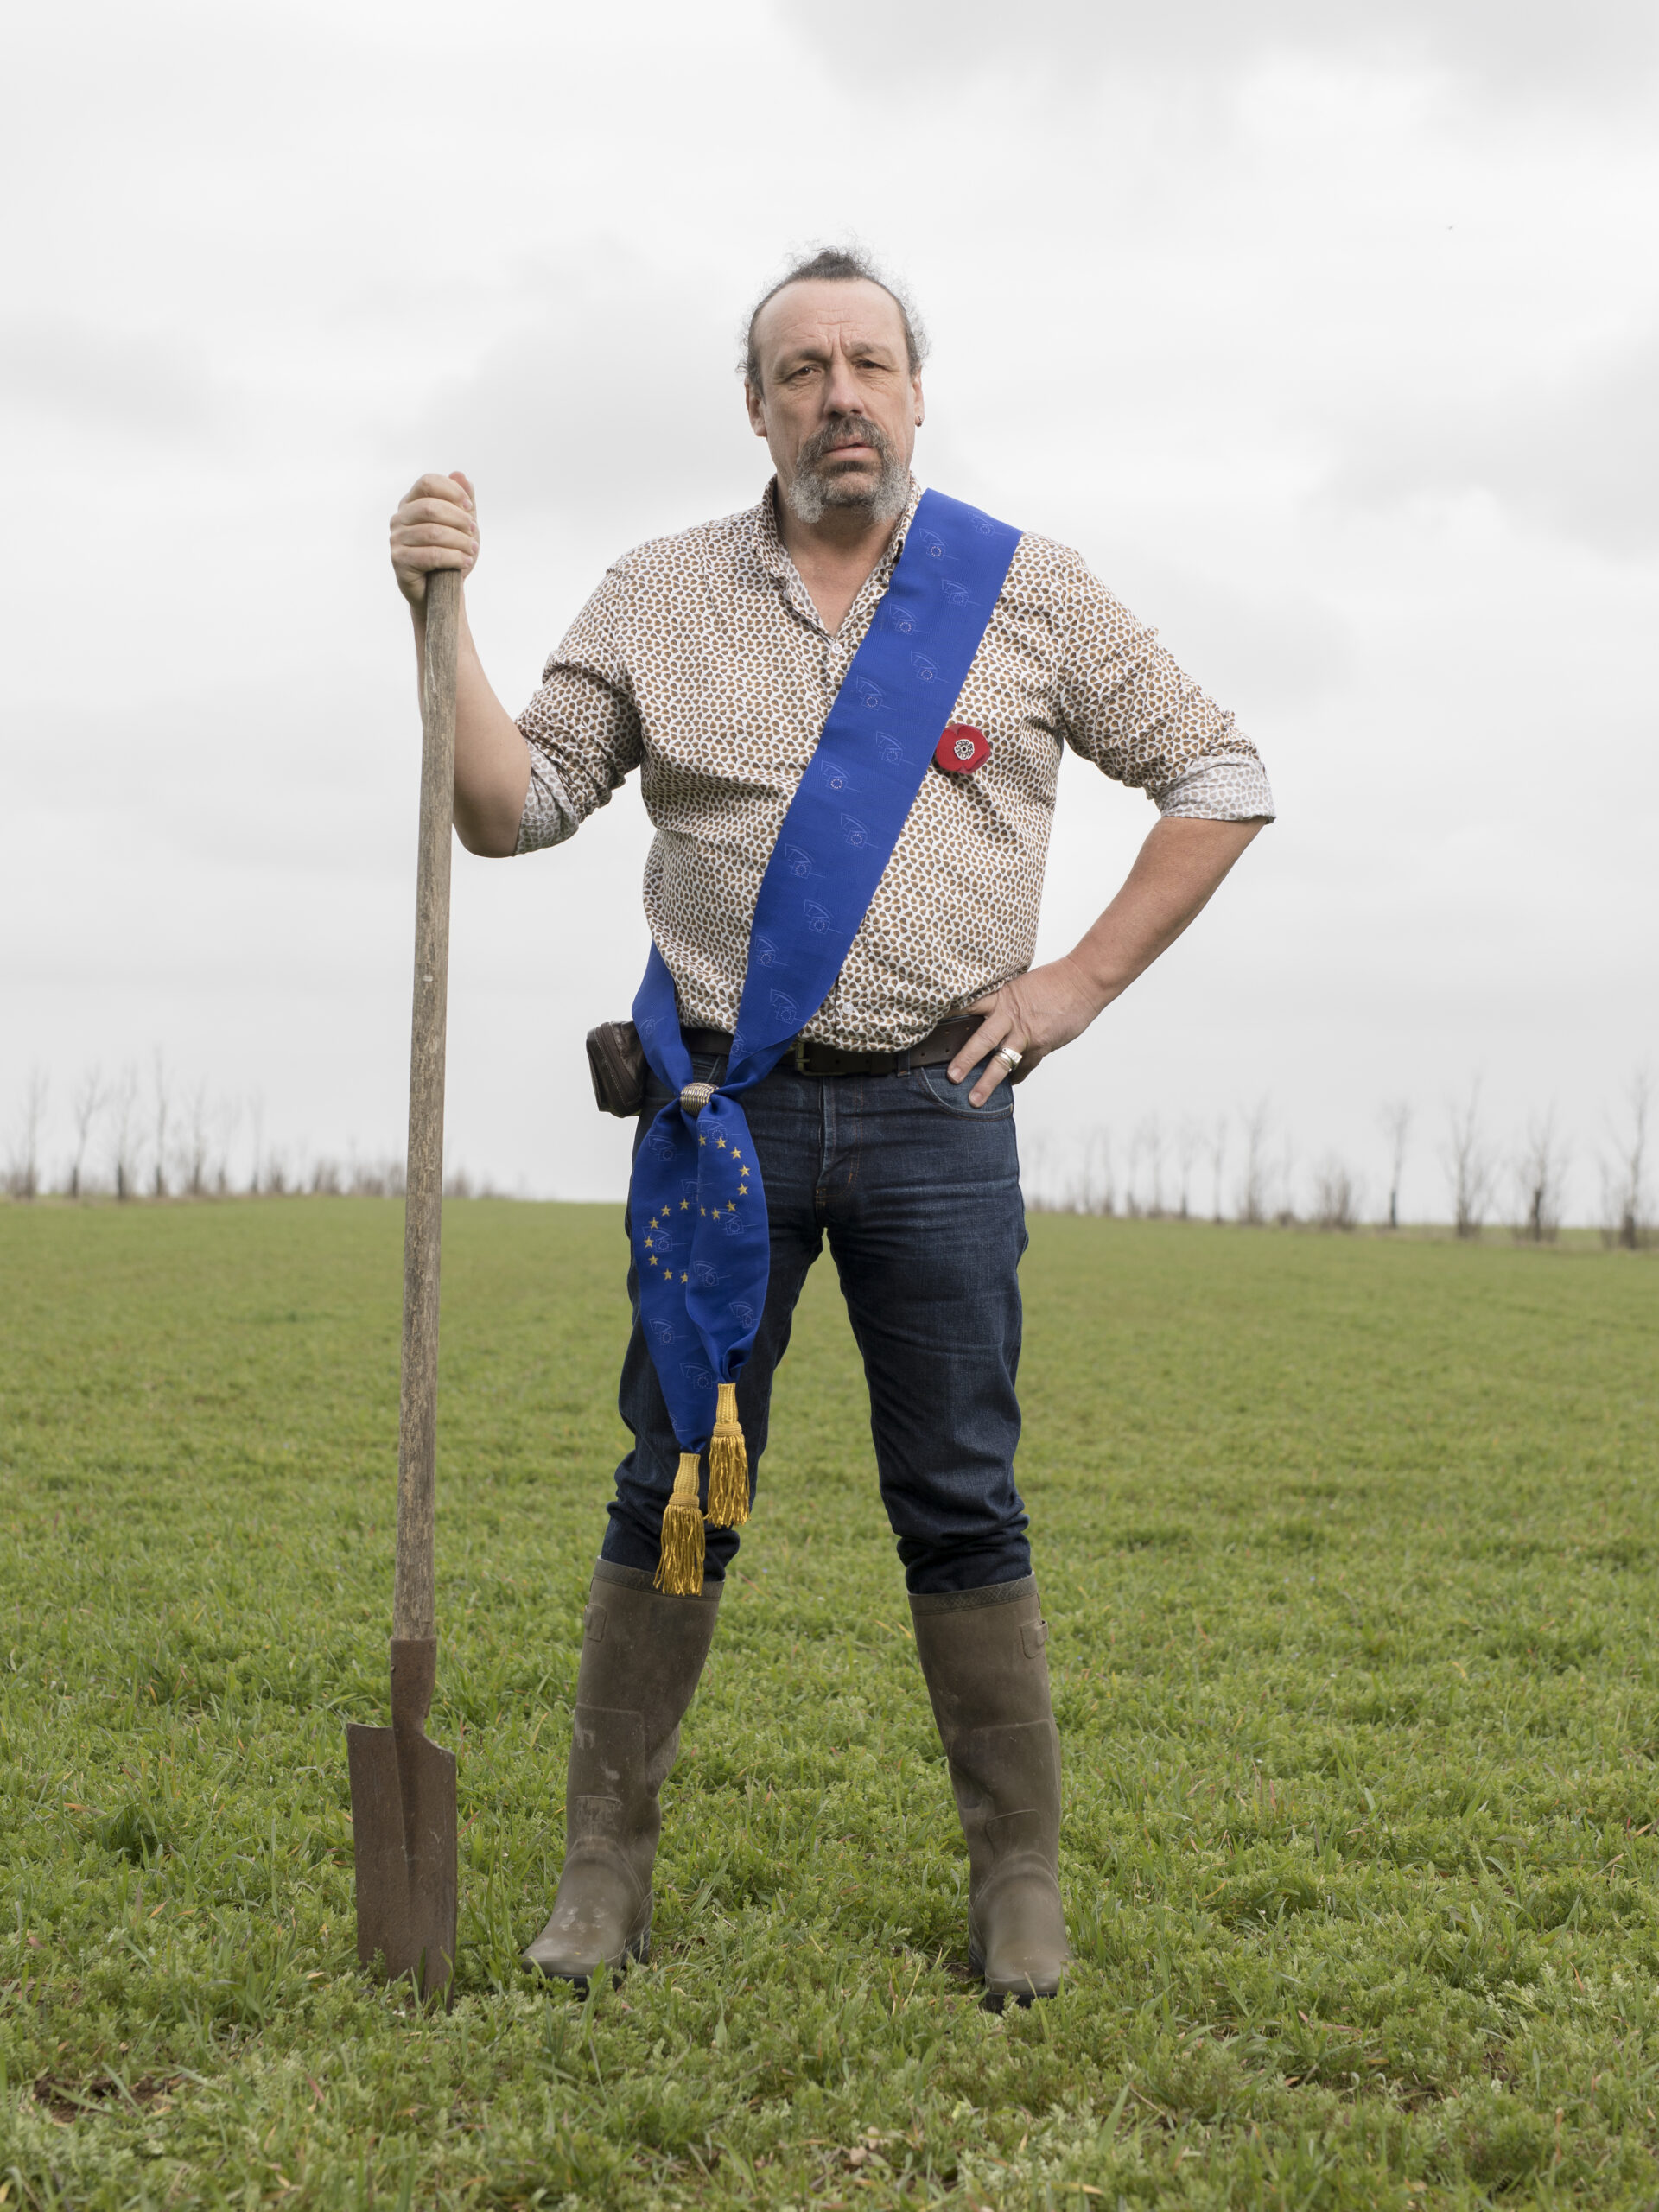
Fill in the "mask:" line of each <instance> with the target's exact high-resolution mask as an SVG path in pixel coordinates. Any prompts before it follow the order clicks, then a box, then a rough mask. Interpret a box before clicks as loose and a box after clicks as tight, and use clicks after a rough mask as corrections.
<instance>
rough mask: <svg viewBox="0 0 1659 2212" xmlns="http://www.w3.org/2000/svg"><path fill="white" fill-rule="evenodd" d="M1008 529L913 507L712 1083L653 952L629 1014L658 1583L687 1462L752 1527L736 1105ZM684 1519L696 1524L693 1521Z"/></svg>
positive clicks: (835, 920)
mask: <svg viewBox="0 0 1659 2212" xmlns="http://www.w3.org/2000/svg"><path fill="white" fill-rule="evenodd" d="M1019 543H1020V532H1019V531H1017V530H1012V529H1010V528H1009V527H1008V525H1007V524H1006V523H1000V522H994V521H993V520H992V519H991V518H990V517H989V516H988V515H984V514H982V513H980V512H979V510H978V509H977V508H976V507H969V506H964V505H962V503H961V502H960V501H959V500H957V499H946V498H945V497H944V495H943V494H942V493H938V492H926V493H924V494H923V495H922V499H921V501H920V504H919V505H918V507H917V510H916V513H915V517H914V518H913V520H912V523H911V525H910V529H909V531H908V532H907V533H906V538H905V545H904V550H903V552H902V553H901V554H900V555H899V560H898V563H897V564H896V566H895V567H894V569H893V579H892V582H890V583H889V584H888V586H887V590H886V592H885V593H884V594H882V598H881V603H880V606H879V607H877V609H876V611H875V615H874V620H872V622H871V624H870V627H869V630H868V632H867V634H866V636H865V639H864V641H863V643H862V644H861V645H860V646H859V649H858V651H857V652H856V653H855V654H854V656H853V661H852V665H851V666H850V667H849V670H848V671H847V675H846V678H845V680H844V681H843V683H842V686H841V689H840V690H839V691H838V692H837V693H836V701H835V704H834V705H833V706H832V707H831V708H830V709H829V719H828V721H826V722H825V723H824V726H823V732H822V734H821V735H820V736H819V739H818V742H817V747H816V749H815V750H814V752H813V754H812V758H811V760H810V762H809V763H808V765H807V768H806V772H805V773H804V776H803V777H802V779H801V781H800V784H799V785H798V788H797V790H796V792H795V796H794V798H792V799H791V801H790V804H789V809H788V811H787V812H786V813H785V817H784V822H783V827H782V829H780V830H779V833H778V842H777V844H776V845H775V846H774V847H773V848H772V857H771V859H770V860H769V861H767V863H766V873H765V874H764V875H763V876H762V878H761V881H760V894H759V897H758V898H757V899H756V901H755V908H754V920H753V925H752V928H751V931H750V935H749V961H748V968H747V972H746V974H745V976H744V979H743V990H742V995H741V1000H740V1002H739V1006H738V1014H737V1027H736V1030H735V1033H734V1036H733V1039H732V1051H731V1058H730V1059H729V1061H728V1065H727V1070H726V1074H725V1077H724V1079H723V1080H722V1082H721V1085H720V1087H719V1089H718V1090H715V1091H714V1092H713V1093H712V1095H710V1096H709V1097H708V1099H707V1100H706V1103H702V1104H701V1107H700V1108H699V1103H698V1101H697V1099H696V1096H695V1095H694V1096H692V1097H691V1098H690V1099H684V1100H683V1098H682V1096H681V1094H683V1092H684V1091H685V1090H686V1088H687V1086H688V1085H689V1084H691V1083H692V1081H693V1077H694V1071H693V1069H692V1065H691V1057H690V1053H689V1052H687V1050H686V1047H685V1040H684V1039H683V1036H682V1034H681V1032H680V1020H679V1009H678V1006H677V1002H676V999H675V994H674V979H673V977H672V976H671V975H670V974H669V971H668V968H667V965H666V963H664V959H663V957H662V954H661V953H660V952H659V951H658V950H657V947H656V946H655V944H653V945H652V950H651V957H650V959H649V961H648V962H647V963H646V966H645V980H644V982H642V983H641V984H640V986H639V995H638V997H637V998H636V999H635V1000H634V1002H633V1019H634V1024H635V1027H637V1028H638V1030H639V1041H640V1043H641V1044H642V1045H643V1046H644V1047H645V1058H646V1059H647V1060H648V1061H649V1062H650V1064H651V1066H652V1070H653V1071H654V1072H655V1073H656V1075H657V1077H658V1079H659V1080H660V1081H661V1082H662V1083H664V1084H666V1085H667V1086H668V1088H669V1089H670V1090H671V1091H673V1092H674V1093H675V1094H676V1096H675V1099H674V1102H673V1103H671V1104H670V1105H667V1106H664V1109H663V1110H662V1112H661V1113H660V1114H658V1116H657V1118H656V1120H655V1121H654V1122H652V1125H651V1128H649V1129H648V1130H647V1132H646V1134H645V1140H644V1141H643V1142H642V1144H641V1145H640V1147H639V1152H638V1154H637V1155H636V1157H635V1160H634V1166H633V1179H632V1185H631V1189H630V1193H629V1203H630V1206H631V1219H632V1236H633V1252H634V1262H635V1266H636V1268H637V1270H638V1274H639V1311H640V1318H641V1320H642V1322H643V1325H644V1327H645V1342H646V1344H647V1345H648V1347H649V1349H650V1351H651V1356H652V1362H653V1363H654V1364H655V1366H656V1369H657V1374H658V1380H659V1381H660V1383H661V1384H662V1389H663V1396H664V1399H665V1400H666V1402H667V1405H668V1411H669V1415H670V1418H671V1421H672V1422H673V1424H674V1433H675V1436H676V1438H677V1440H678V1442H679V1446H680V1452H681V1459H680V1471H679V1476H678V1478H677V1481H676V1484H675V1490H674V1498H673V1501H672V1503H671V1506H670V1508H669V1510H668V1512H667V1513H666V1514H665V1516H664V1531H663V1534H664V1557H663V1563H662V1564H661V1565H660V1566H659V1567H658V1586H659V1587H662V1588H664V1589H668V1590H673V1591H690V1592H695V1591H696V1590H698V1589H700V1588H701V1587H702V1549H703V1530H702V1512H701V1508H700V1505H699V1503H698V1497H699V1490H698V1461H699V1459H700V1457H701V1454H702V1450H703V1447H704V1446H709V1473H710V1494H709V1520H710V1521H711V1522H714V1523H715V1525H716V1526H730V1525H732V1524H733V1523H734V1522H740V1521H743V1520H747V1517H748V1503H749V1499H748V1488H749V1485H748V1468H747V1459H746V1458H745V1456H744V1453H743V1448H742V1441H741V1432H740V1431H739V1430H738V1427H737V1421H736V1404H735V1384H736V1381H737V1377H738V1375H739V1373H740V1371H741V1369H742V1366H743V1363H744V1361H745V1360H746V1359H747V1357H748V1355H749V1351H750V1349H751V1347H752V1346H753V1343H754V1335H755V1331H756V1330H757V1329H758V1328H759V1326H760V1315H761V1312H762V1309H763V1308H764V1306H765V1305H766V1280H767V1274H768V1272H769V1259H770V1244H769V1239H768V1236H767V1230H766V1194H765V1192H764V1191H763V1190H762V1189H761V1185H760V1165H759V1162H758V1161H757V1160H756V1158H755V1153H754V1147H753V1143H752V1142H751V1141H750V1137H749V1130H748V1124H747V1122H746V1121H745V1119H744V1116H743V1109H742V1107H741V1104H740V1103H738V1102H739V1099H740V1097H741V1094H742V1093H743V1092H744V1091H746V1090H752V1089H753V1086H754V1085H755V1084H758V1083H760V1081H762V1080H763V1078H764V1077H766V1076H768V1075H770V1074H771V1072H772V1069H773V1068H774V1067H775V1066H776V1065H777V1064H778V1062H779V1059H780V1058H782V1057H783V1054H784V1052H785V1050H786V1049H787V1047H788V1046H789V1045H790V1043H791V1041H792V1039H794V1038H795V1037H796V1036H797V1034H798V1033H799V1032H800V1030H801V1029H802V1028H804V1026H805V1025H806V1023H808V1022H809V1021H810V1020H811V1019H812V1017H813V1015H814V1014H816V1013H817V1010H818V1008H819V1007H820V1006H822V1005H823V1001H824V999H825V998H826V996H827V995H829V990H830V988H832V986H833V985H834V983H835V982H836V977H837V976H839V975H840V973H841V970H842V963H844V961H845V960H846V957H847V955H848V952H849V950H850V949H851V946H852V943H853V939H854V938H855V937H856V936H857V934H858V931H859V926H860V925H861V922H862V921H863V919H864V916H865V914H866V912H868V907H869V904H870V901H871V899H873V898H874V895H875V888H876V886H877V884H878V883H880V880H881V876H882V874H883V871H884V870H885V869H886V868H887V862H888V861H889V860H890V859H891V858H892V856H893V848H894V846H895V845H896V844H897V843H898V842H899V833H900V831H901V830H902V829H903V828H904V826H905V823H906V819H907V817H908V816H909V813H910V810H911V808H912V805H913V804H914V803H915V799H916V794H917V792H918V791H919V790H920V788H921V782H922V778H923V777H924V776H925V774H926V772H927V766H928V763H929V761H930V760H931V758H932V755H933V748H934V747H935V746H936V744H937V743H938V739H939V734H940V733H941V731H942V730H943V729H944V726H945V724H946V723H947V722H948V721H950V712H951V709H952V707H953V706H954V705H955V703H956V699H957V693H958V692H959V691H960V690H961V689H962V686H963V683H964V681H965V680H966V678H967V675H968V671H969V667H970V666H971V665H972V663H973V658H974V655H975V654H976V652H978V650H979V643H980V639H982V637H983V636H984V634H985V629H986V626H987V624H988V622H989V620H990V619H991V612H992V609H993V608H994V607H995V605H996V601H997V595H998V594H999V593H1000V592H1001V588H1002V584H1003V581H1004V579H1005V577H1006V576H1007V572H1008V564H1009V563H1010V562H1011V561H1012V560H1013V558H1014V548H1015V547H1016V546H1017V545H1018V544H1019ZM693 1522H695V1527H694V1526H693V1525H692V1524H693Z"/></svg>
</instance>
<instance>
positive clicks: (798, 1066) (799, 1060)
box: [789, 1034, 806, 1075]
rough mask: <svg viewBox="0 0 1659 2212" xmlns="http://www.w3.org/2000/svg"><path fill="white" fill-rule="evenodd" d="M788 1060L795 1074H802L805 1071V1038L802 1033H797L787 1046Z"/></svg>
mask: <svg viewBox="0 0 1659 2212" xmlns="http://www.w3.org/2000/svg"><path fill="white" fill-rule="evenodd" d="M789 1062H790V1065H791V1067H792V1068H793V1069H794V1071H795V1072H796V1074H797V1075H804V1074H805V1073H806V1038H805V1036H804V1034H798V1035H797V1036H796V1037H795V1038H794V1039H793V1040H792V1042H791V1045H790V1048H789Z"/></svg>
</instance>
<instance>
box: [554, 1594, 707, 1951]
mask: <svg viewBox="0 0 1659 2212" xmlns="http://www.w3.org/2000/svg"><path fill="white" fill-rule="evenodd" d="M722 1587H723V1585H722V1584H721V1583H719V1582H715V1581H711V1582H706V1583H705V1584H704V1585H703V1590H702V1596H701V1597H700V1598H665V1597H664V1596H662V1595H661V1593H660V1592H658V1591H657V1590H656V1589H654V1588H653V1587H652V1577H651V1576H650V1575H649V1574H647V1573H645V1571H644V1570H643V1569H642V1568H639V1567H613V1566H612V1565H611V1563H610V1561H609V1560H600V1561H599V1563H598V1565H597V1566H596V1567H594V1580H593V1585H592V1587H591V1588H590V1589H589V1591H588V1607H587V1611H585V1612H584V1613H583V1614H582V1629H583V1635H582V1666H581V1669H580V1670H579V1672H578V1674H577V1676H576V1709H575V1717H574V1724H573V1726H572V1730H571V1743H570V1770H569V1781H568V1782H567V1783H566V1786H565V1796H564V1868H563V1872H562V1873H561V1874H560V1876H559V1886H558V1890H557V1892H556V1895H555V1897H554V1899H553V1910H552V1913H551V1915H550V1917H549V1919H548V1923H547V1925H546V1927H545V1928H543V1930H542V1932H541V1934H540V1935H539V1936H537V1938H536V1941H535V1942H533V1943H532V1944H531V1946H530V1948H529V1949H528V1950H527V1951H526V1952H525V1953H524V1962H525V1964H526V1965H527V1966H533V1967H540V1968H541V1970H542V1972H543V1974H545V1975H546V1976H547V1977H548V1979H549V1980H550V1981H551V1980H564V1981H573V1982H575V1983H576V1984H577V1985H578V1986H580V1987H582V1988H583V1989H585V1988H586V1987H587V1985H588V1976H589V1975H590V1974H595V1973H597V1972H598V1970H599V1969H600V1968H601V1967H611V1968H612V1969H613V1970H620V1968H621V1967H625V1966H626V1964H627V1962H628V1961H629V1960H630V1959H643V1958H644V1957H645V1955H646V1953H647V1951H648V1950H649V1948H650V1945H651V1907H652V1895H651V1870H652V1864H653V1862H654V1860H655V1859H656V1857H657V1839H658V1836H659V1834H661V1833H662V1826H663V1816H662V1810H661V1808H660V1807H659V1806H658V1802H657V1793H658V1790H659V1789H661V1788H662V1786H663V1783H664V1781H665V1780H666V1779H667V1777H668V1775H669V1773H670V1770H671V1769H672V1767H673V1764H674V1761H675V1758H676V1756H677V1753H678V1751H679V1748H680V1721H681V1719H682V1717H683V1714H684V1712H685V1709H686V1707H687V1706H689V1705H690V1702H691V1696H692V1693H693V1691H694V1690H695V1689H696V1687H697V1678H698V1676H699V1675H701V1674H702V1665H703V1662H704V1660H705V1659H707V1657H708V1656H709V1644H710V1643H712V1642H713V1641H714V1634H715V1617H716V1616H717V1614H718V1613H719V1611H720V1593H721V1588H722Z"/></svg>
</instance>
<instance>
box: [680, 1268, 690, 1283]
mask: <svg viewBox="0 0 1659 2212" xmlns="http://www.w3.org/2000/svg"><path fill="white" fill-rule="evenodd" d="M687 1280H688V1277H687V1275H686V1273H685V1270H684V1269H683V1268H682V1269H681V1270H680V1281H682V1282H684V1281H687Z"/></svg>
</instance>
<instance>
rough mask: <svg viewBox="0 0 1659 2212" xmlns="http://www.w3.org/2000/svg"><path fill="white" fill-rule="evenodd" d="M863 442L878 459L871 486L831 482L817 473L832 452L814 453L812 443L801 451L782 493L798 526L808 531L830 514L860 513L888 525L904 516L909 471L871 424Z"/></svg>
mask: <svg viewBox="0 0 1659 2212" xmlns="http://www.w3.org/2000/svg"><path fill="white" fill-rule="evenodd" d="M861 429H862V432H863V436H864V440H865V442H866V443H867V444H869V445H872V446H874V448H875V449H876V452H877V453H878V454H880V457H881V473H880V475H879V476H878V477H877V478H876V480H875V481H874V483H872V482H871V481H870V480H869V478H868V476H863V475H860V476H853V477H841V478H839V479H836V478H829V479H828V480H826V479H825V478H824V477H823V475H822V474H820V473H819V472H820V470H821V469H822V467H823V464H824V463H825V462H826V461H830V460H831V459H833V457H834V451H835V449H834V448H829V450H827V451H824V452H822V453H815V452H814V450H813V448H814V447H815V446H816V445H817V440H816V439H814V440H813V441H812V442H810V444H808V445H807V447H806V448H804V451H803V453H802V454H801V461H800V466H799V467H798V470H797V473H796V476H795V480H794V482H793V483H792V484H791V485H790V486H788V488H787V489H786V490H785V493H784V497H785V499H787V500H788V502H789V507H790V512H791V514H792V515H793V516H794V517H795V518H796V520H797V521H798V522H804V523H805V524H808V525H809V527H810V525H811V524H814V523H817V522H822V521H823V518H824V516H825V515H826V514H828V513H829V512H830V510H831V509H832V508H833V509H836V510H837V511H839V512H846V511H848V510H849V509H862V511H863V512H865V513H866V514H868V516H869V518H870V520H871V521H872V522H890V521H891V520H892V519H893V517H894V516H895V515H897V514H901V513H902V512H904V505H905V502H906V499H908V498H909V497H910V471H909V470H908V469H907V468H906V466H905V464H904V462H903V461H900V460H899V457H898V455H897V454H895V453H894V452H893V448H892V446H891V445H890V444H889V443H888V442H887V438H886V437H885V436H884V435H882V433H881V432H880V430H878V429H876V427H875V425H874V423H864V424H862V425H861Z"/></svg>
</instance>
